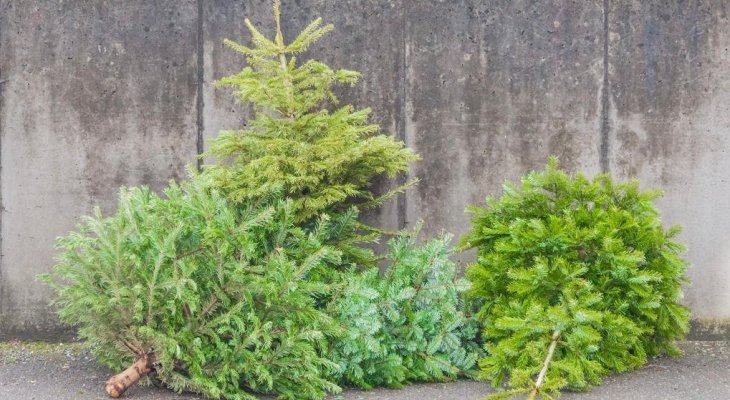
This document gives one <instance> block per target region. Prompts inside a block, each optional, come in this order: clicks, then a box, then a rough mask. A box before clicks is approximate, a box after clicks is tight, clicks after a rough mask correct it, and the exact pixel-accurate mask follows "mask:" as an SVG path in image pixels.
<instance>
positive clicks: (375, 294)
mask: <svg viewBox="0 0 730 400" xmlns="http://www.w3.org/2000/svg"><path fill="white" fill-rule="evenodd" d="M416 235H417V231H416V232H414V233H412V234H402V235H401V236H399V237H397V238H395V239H392V240H391V241H390V242H389V245H390V246H389V247H390V253H389V265H388V266H387V267H386V269H385V271H384V273H383V274H382V275H381V274H379V273H378V271H377V270H369V271H366V272H364V273H354V274H350V275H349V276H346V277H345V281H346V287H345V290H344V291H343V292H342V293H341V296H340V297H339V298H335V299H333V301H332V302H331V303H330V310H331V311H330V313H331V314H332V315H333V316H334V317H335V318H336V319H337V320H339V321H341V322H342V324H343V326H344V329H345V331H346V334H345V336H344V337H342V338H339V339H338V340H337V341H335V342H334V344H333V349H332V355H331V359H332V361H334V362H335V363H337V364H338V365H339V368H338V370H337V375H338V376H339V378H340V379H342V380H343V381H344V383H347V384H355V385H357V386H359V387H361V388H366V389H370V388H372V387H376V386H388V387H402V386H403V385H404V384H405V383H407V382H409V381H428V382H435V381H438V382H443V381H448V380H453V379H455V378H456V377H457V376H459V375H463V374H466V373H467V372H468V371H470V370H471V368H472V367H473V366H474V365H475V363H476V359H477V355H478V354H479V348H478V346H477V345H476V342H475V339H476V334H477V326H476V321H475V320H473V319H472V318H471V317H470V316H467V315H465V314H464V304H463V299H462V297H461V294H462V292H463V291H464V290H466V289H467V287H468V283H467V282H466V280H464V279H463V278H458V277H457V276H456V266H455V265H454V263H453V262H451V261H450V260H449V256H450V255H451V251H450V247H449V241H450V236H448V235H444V236H442V237H440V238H438V239H435V240H431V241H429V242H427V243H425V244H424V245H422V246H418V245H416V243H415V237H416Z"/></svg>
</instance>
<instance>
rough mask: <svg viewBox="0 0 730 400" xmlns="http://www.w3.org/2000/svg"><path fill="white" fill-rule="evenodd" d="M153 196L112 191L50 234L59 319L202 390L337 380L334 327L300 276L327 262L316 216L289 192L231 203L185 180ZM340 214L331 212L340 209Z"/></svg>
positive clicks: (308, 389) (105, 349)
mask: <svg viewBox="0 0 730 400" xmlns="http://www.w3.org/2000/svg"><path fill="white" fill-rule="evenodd" d="M165 194H166V196H167V198H166V199H163V198H160V197H158V196H157V195H155V194H154V193H152V192H151V191H150V190H148V189H146V188H139V189H123V190H122V191H121V195H120V201H119V207H118V211H117V212H116V213H115V214H114V215H113V216H111V217H108V218H104V217H102V216H101V215H100V213H99V211H98V210H97V213H96V215H95V216H93V217H86V218H84V220H83V222H82V223H81V224H80V225H79V227H78V231H77V232H75V233H72V234H70V235H69V236H67V237H63V238H60V239H59V241H58V248H59V249H60V250H61V254H60V256H59V257H58V264H57V265H56V266H55V268H54V271H53V274H51V275H45V276H44V277H43V279H44V280H45V281H46V282H48V283H50V284H51V285H53V286H54V287H55V288H56V290H57V291H58V297H57V299H56V300H55V303H56V304H57V305H58V306H60V311H59V314H60V316H61V318H62V319H63V320H64V321H65V322H66V323H69V324H73V325H77V326H78V327H79V336H80V337H81V338H83V339H85V340H86V341H87V342H88V343H89V344H90V345H91V347H92V349H93V350H94V351H95V354H96V356H97V357H98V359H99V360H100V361H102V362H103V363H104V364H106V365H108V366H109V367H111V368H113V369H115V370H119V369H122V367H126V366H127V365H129V364H130V363H131V362H132V361H133V360H134V359H136V358H139V357H142V356H144V355H151V357H152V358H153V360H154V369H155V371H156V374H157V378H159V379H160V380H162V381H163V382H165V383H166V384H168V385H170V386H171V387H172V388H174V389H176V390H192V391H196V392H200V393H203V394H204V395H205V396H207V397H210V398H216V399H217V398H220V397H225V398H227V399H253V398H254V397H253V396H251V395H249V394H247V393H246V392H247V391H252V392H263V393H273V394H276V395H278V396H279V397H280V398H283V399H318V398H321V397H323V396H324V394H325V392H326V391H337V390H338V389H339V388H338V386H337V385H336V384H334V383H333V382H331V381H330V380H327V379H326V378H324V377H326V376H330V375H331V374H332V371H333V370H334V369H335V368H337V365H336V364H334V363H332V362H331V361H329V360H328V359H327V358H325V357H324V356H323V354H324V350H325V349H326V347H327V343H328V340H330V339H331V338H332V337H333V336H336V335H339V334H341V329H340V327H339V324H338V323H337V321H335V320H333V319H332V318H331V317H330V316H329V315H328V314H327V313H325V312H323V311H322V310H321V309H320V307H319V306H318V304H319V303H321V302H322V301H323V299H325V298H326V297H327V296H328V294H329V290H330V288H329V287H328V286H327V285H325V284H323V283H321V281H320V280H315V279H310V276H311V275H312V274H318V273H319V274H321V273H323V271H326V270H328V269H331V268H333V267H334V266H336V265H338V264H339V263H340V262H341V260H340V253H339V252H338V251H336V250H334V249H333V248H332V247H330V246H328V245H327V244H326V241H327V236H328V235H332V232H331V230H332V229H335V228H341V227H337V226H336V224H330V223H328V222H327V220H326V219H322V220H320V223H319V224H318V225H317V229H314V230H312V231H310V232H304V231H303V230H301V229H300V228H297V227H295V226H294V225H293V212H292V205H291V202H289V201H274V202H272V204H271V205H265V204H261V205H252V206H247V207H237V208H233V207H230V205H229V204H228V202H227V201H226V200H225V199H224V198H223V197H222V196H220V195H218V193H216V192H215V191H209V190H206V189H202V188H201V185H196V181H195V180H193V181H192V182H190V183H188V184H184V185H182V186H177V185H172V186H171V187H169V188H168V189H167V190H166V191H165ZM341 222H342V221H341Z"/></svg>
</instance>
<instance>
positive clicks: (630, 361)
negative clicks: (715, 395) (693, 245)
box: [462, 158, 688, 399]
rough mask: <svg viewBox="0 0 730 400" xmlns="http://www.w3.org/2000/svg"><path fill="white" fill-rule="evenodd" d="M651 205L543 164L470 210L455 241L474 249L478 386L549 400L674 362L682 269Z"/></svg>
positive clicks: (635, 189) (683, 327)
mask: <svg viewBox="0 0 730 400" xmlns="http://www.w3.org/2000/svg"><path fill="white" fill-rule="evenodd" d="M659 196H660V193H659V192H657V191H652V192H641V191H640V190H639V185H638V182H636V181H633V182H630V183H626V184H616V183H614V182H613V181H612V180H611V178H610V177H609V176H608V175H604V174H600V175H598V176H597V177H596V178H595V179H594V180H593V181H592V182H591V181H589V180H588V179H586V178H585V177H584V176H583V175H580V174H578V175H577V176H576V177H575V178H570V177H569V176H568V175H566V174H565V173H564V172H562V171H560V170H559V169H558V165H557V160H556V159H555V158H552V159H551V160H550V162H549V164H548V166H547V169H546V170H545V171H543V172H533V173H530V174H529V175H527V176H526V177H524V178H523V179H522V187H521V188H516V187H514V186H512V185H509V184H507V185H505V187H504V194H503V195H502V198H501V199H499V200H496V199H493V198H488V199H487V207H486V208H478V207H472V208H470V211H471V212H472V213H474V214H475V215H476V216H475V218H474V219H473V220H472V230H471V232H470V233H469V234H468V235H467V236H466V237H465V238H464V239H463V242H462V243H463V247H464V248H472V247H476V248H477V262H476V263H475V264H473V265H471V266H470V267H468V269H467V276H468V278H469V280H470V281H471V283H472V289H471V290H470V292H469V296H470V297H471V298H472V299H473V300H474V301H475V302H476V303H477V305H478V306H479V307H480V311H479V313H478V319H479V321H480V323H481V324H482V326H483V328H484V330H483V339H484V341H485V343H486V344H485V349H486V351H487V353H488V354H489V356H488V357H487V358H484V359H482V360H481V361H480V366H481V368H482V372H481V377H482V378H484V379H487V380H491V381H492V383H493V385H495V386H499V385H501V384H502V383H503V381H504V380H505V379H509V384H510V386H512V387H513V389H512V390H510V391H507V392H503V393H500V394H497V395H495V396H493V398H495V399H496V398H504V397H509V396H510V395H514V394H519V393H530V398H531V399H532V398H535V396H536V395H538V394H539V395H541V396H543V397H544V398H548V399H549V398H550V396H549V393H551V392H553V393H554V392H556V391H558V390H559V389H561V388H564V387H567V388H571V389H578V390H585V389H588V388H589V387H590V385H592V384H597V383H599V382H600V380H601V378H602V377H603V376H605V375H607V374H609V373H611V372H621V371H626V370H631V369H635V368H638V367H640V366H641V365H643V364H644V363H645V362H646V359H647V356H653V355H658V354H661V353H667V354H670V355H676V354H678V353H679V350H678V349H677V347H676V346H675V345H674V344H673V341H674V340H677V339H680V338H682V337H683V335H684V334H685V332H686V331H687V321H688V309H687V308H686V307H684V306H682V305H680V304H679V303H678V300H679V298H680V296H681V284H682V283H683V282H684V281H685V278H684V277H683V274H684V271H685V269H686V267H687V263H686V262H685V261H684V260H682V259H681V258H680V254H681V252H682V251H683V247H682V246H681V245H680V244H678V243H677V242H675V241H674V240H673V238H674V237H675V235H676V234H677V233H678V232H679V228H677V227H674V228H671V229H669V230H668V231H665V230H664V229H663V228H662V225H661V222H660V219H659V211H658V210H657V209H656V208H655V207H654V205H653V204H652V201H653V200H655V199H656V198H657V197H659ZM535 376H537V378H536V379H535V380H534V381H533V377H535Z"/></svg>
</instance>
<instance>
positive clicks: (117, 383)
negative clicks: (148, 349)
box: [105, 355, 153, 399]
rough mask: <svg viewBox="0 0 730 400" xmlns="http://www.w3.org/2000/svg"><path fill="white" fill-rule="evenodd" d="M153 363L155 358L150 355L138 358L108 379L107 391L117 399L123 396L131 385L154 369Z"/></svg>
mask: <svg viewBox="0 0 730 400" xmlns="http://www.w3.org/2000/svg"><path fill="white" fill-rule="evenodd" d="M152 364H153V360H152V356H150V355H145V356H143V357H140V358H138V359H137V361H135V362H134V364H132V365H131V366H130V367H129V368H127V369H125V370H124V371H122V372H120V373H118V374H116V375H114V376H112V377H111V378H109V380H108V381H106V386H105V389H106V392H107V393H108V394H109V396H110V397H113V398H115V399H116V398H117V397H119V396H121V395H122V394H123V393H124V392H125V391H126V390H127V389H129V387H130V386H132V385H134V384H135V383H137V381H139V379H140V378H142V377H143V376H145V375H147V374H148V373H150V372H151V371H152Z"/></svg>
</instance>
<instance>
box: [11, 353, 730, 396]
mask: <svg viewBox="0 0 730 400" xmlns="http://www.w3.org/2000/svg"><path fill="white" fill-rule="evenodd" d="M681 347H682V348H683V349H684V351H685V355H684V356H683V357H681V358H666V357H662V358H657V359H652V360H650V361H649V363H648V364H647V365H646V366H645V367H644V368H642V369H640V370H638V371H633V372H629V373H625V374H620V375H615V376H612V377H609V378H607V379H605V380H604V382H603V383H602V384H601V385H600V386H597V387H595V388H593V390H592V391H590V392H585V393H571V392H566V393H564V394H563V395H562V396H561V399H564V400H598V399H601V400H603V399H615V400H668V399H672V400H674V399H682V400H691V399H697V400H730V342H722V341H715V342H711V341H707V342H683V343H681ZM111 374H112V373H111V371H110V370H108V369H107V368H104V367H101V366H99V365H98V364H97V363H96V362H94V360H93V359H91V357H89V355H88V354H87V353H86V352H85V351H83V350H80V348H79V346H78V345H77V344H53V345H42V346H39V345H30V344H23V343H3V344H1V345H0V400H45V399H53V400H86V399H106V398H107V397H106V393H105V392H104V389H103V383H104V382H105V381H106V379H108V377H109V376H110V375H111ZM493 392H494V389H492V388H491V387H490V386H489V385H487V384H485V383H480V382H474V381H467V380H464V381H457V382H452V383H444V384H414V385H410V386H408V387H407V388H405V389H401V390H385V389H377V390H371V391H360V390H345V391H344V392H343V393H341V394H338V395H333V396H330V398H329V400H375V399H390V400H482V399H484V398H485V397H486V395H487V394H489V393H493ZM123 398H125V399H129V400H172V399H180V400H192V399H201V400H202V397H200V396H197V395H195V394H188V393H183V394H177V393H175V392H172V391H170V390H167V389H165V388H157V387H139V386H135V387H132V388H130V389H129V390H128V391H127V393H125V394H124V396H123ZM261 399H267V400H268V399H271V398H269V397H261Z"/></svg>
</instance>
